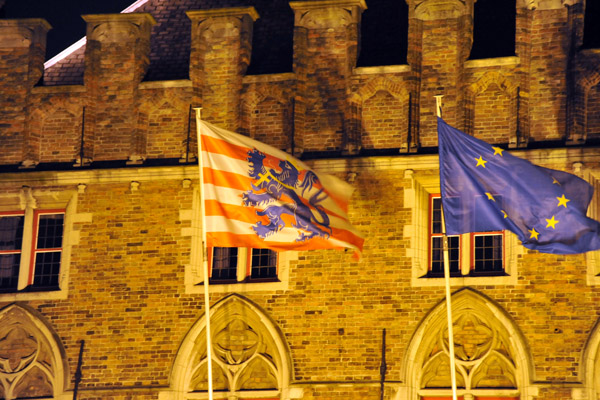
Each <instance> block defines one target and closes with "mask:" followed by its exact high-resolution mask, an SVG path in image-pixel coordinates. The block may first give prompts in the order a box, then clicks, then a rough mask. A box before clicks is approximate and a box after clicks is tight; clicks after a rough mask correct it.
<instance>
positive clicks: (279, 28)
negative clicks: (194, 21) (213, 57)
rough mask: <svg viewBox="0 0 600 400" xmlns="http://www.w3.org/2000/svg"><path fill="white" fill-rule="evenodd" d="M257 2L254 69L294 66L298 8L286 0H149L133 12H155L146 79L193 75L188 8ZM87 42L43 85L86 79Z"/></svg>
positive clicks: (281, 69)
mask: <svg viewBox="0 0 600 400" xmlns="http://www.w3.org/2000/svg"><path fill="white" fill-rule="evenodd" d="M247 6H254V7H255V8H256V11H257V12H258V14H259V16H260V17H259V19H258V20H257V21H256V22H255V23H254V40H253V43H254V45H253V50H252V60H251V65H250V67H249V70H248V73H249V74H265V73H279V72H291V71H292V40H293V29H294V16H293V11H292V9H291V8H290V6H289V3H288V1H287V0H254V1H251V0H216V1H215V0H168V1H167V0H149V1H148V2H146V3H145V4H143V5H141V6H140V7H139V8H137V9H136V10H134V12H140V13H150V14H151V15H152V16H153V17H154V19H155V20H156V22H157V23H156V25H155V26H154V27H153V28H152V36H151V49H150V67H149V69H148V72H147V74H146V77H145V80H147V81H157V80H173V79H186V78H188V77H189V58H190V35H191V33H190V32H191V21H190V19H189V18H188V16H187V15H186V13H185V12H186V11H189V10H205V9H211V8H225V7H247ZM84 52H85V45H84V47H82V48H80V49H78V50H76V51H75V52H73V53H72V54H70V55H69V56H67V57H66V58H64V59H62V60H60V61H58V62H56V63H55V64H53V65H51V66H49V67H48V68H46V70H45V72H44V80H43V84H44V85H48V86H53V85H72V84H82V83H83V69H84Z"/></svg>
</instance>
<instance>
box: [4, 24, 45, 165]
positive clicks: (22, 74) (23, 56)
mask: <svg viewBox="0 0 600 400" xmlns="http://www.w3.org/2000/svg"><path fill="white" fill-rule="evenodd" d="M49 29H50V25H49V24H48V22H46V21H45V20H43V19H22V20H3V19H0V103H1V104H2V108H1V109H0V143H2V151H1V152H0V163H2V164H18V163H21V162H22V161H23V159H24V158H26V157H27V154H26V153H28V150H27V148H28V147H30V146H35V143H27V142H28V141H29V142H31V141H35V139H34V138H31V137H30V135H28V133H27V131H26V129H27V126H26V121H27V115H28V112H29V107H28V106H27V105H28V103H29V102H28V98H29V95H30V93H31V89H32V88H33V86H34V85H35V84H36V83H38V81H39V80H40V78H41V77H42V74H43V71H44V57H45V54H46V34H47V33H48V30H49Z"/></svg>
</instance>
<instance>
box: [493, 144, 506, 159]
mask: <svg viewBox="0 0 600 400" xmlns="http://www.w3.org/2000/svg"><path fill="white" fill-rule="evenodd" d="M492 149H494V155H496V154H500V157H503V156H504V155H503V154H502V152H503V151H504V149H501V148H500V147H495V146H492Z"/></svg>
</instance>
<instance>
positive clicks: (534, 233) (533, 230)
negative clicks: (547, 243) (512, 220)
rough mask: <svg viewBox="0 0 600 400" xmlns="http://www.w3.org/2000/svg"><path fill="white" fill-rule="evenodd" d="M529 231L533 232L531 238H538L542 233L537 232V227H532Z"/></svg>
mask: <svg viewBox="0 0 600 400" xmlns="http://www.w3.org/2000/svg"><path fill="white" fill-rule="evenodd" d="M529 233H531V236H529V239H535V240H538V236H539V234H540V233H539V232H536V230H535V228H532V229H530V230H529Z"/></svg>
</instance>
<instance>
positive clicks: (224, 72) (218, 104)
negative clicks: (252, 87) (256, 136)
mask: <svg viewBox="0 0 600 400" xmlns="http://www.w3.org/2000/svg"><path fill="white" fill-rule="evenodd" d="M187 15H188V17H189V18H190V19H191V21H192V45H191V54H190V79H191V80H192V85H193V87H194V100H193V102H194V103H195V104H197V105H202V119H204V120H207V121H209V122H211V123H214V124H216V125H219V126H221V127H223V128H225V129H229V130H232V131H236V132H237V131H239V129H240V119H241V118H240V114H241V112H240V97H241V91H242V78H243V76H244V74H245V73H246V69H247V68H248V64H250V54H251V49H252V29H253V24H254V21H256V19H257V18H258V14H257V13H256V10H255V9H254V7H245V8H223V9H212V10H202V11H188V12H187Z"/></svg>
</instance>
